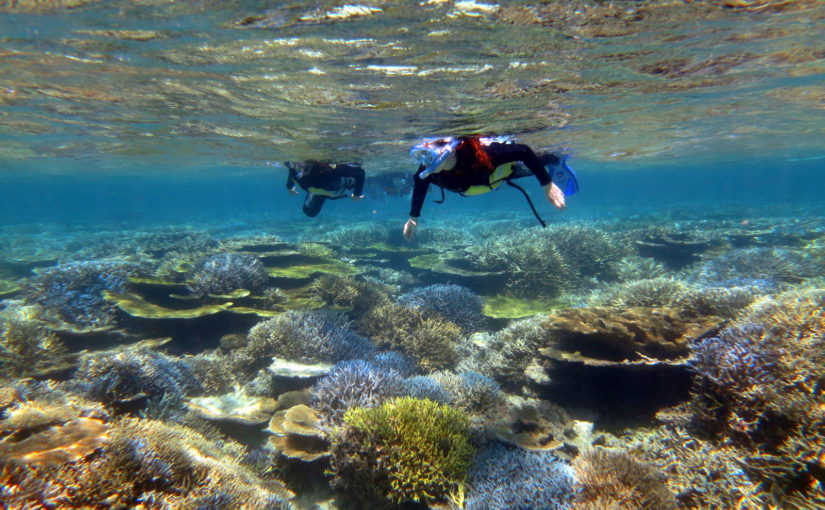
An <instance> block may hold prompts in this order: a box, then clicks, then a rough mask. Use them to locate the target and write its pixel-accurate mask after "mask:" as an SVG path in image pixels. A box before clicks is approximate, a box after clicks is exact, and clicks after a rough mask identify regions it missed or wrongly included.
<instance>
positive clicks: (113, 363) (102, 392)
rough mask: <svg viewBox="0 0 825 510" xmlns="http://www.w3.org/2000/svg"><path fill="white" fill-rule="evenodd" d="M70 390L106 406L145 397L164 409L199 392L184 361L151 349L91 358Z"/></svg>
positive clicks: (195, 380) (85, 360) (106, 353)
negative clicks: (188, 395)
mask: <svg viewBox="0 0 825 510" xmlns="http://www.w3.org/2000/svg"><path fill="white" fill-rule="evenodd" d="M70 387H71V388H72V389H73V390H74V391H78V392H81V393H85V394H87V395H89V396H90V397H92V398H94V399H95V400H98V401H100V402H103V403H105V404H107V405H113V404H117V403H119V402H122V401H128V400H132V399H135V398H137V397H141V396H145V397H146V398H147V399H148V400H149V401H150V402H154V404H155V405H156V406H160V407H161V408H166V407H169V406H172V407H176V406H182V402H183V397H184V395H185V394H186V393H187V392H189V391H199V390H200V384H199V382H198V381H197V379H196V378H195V377H194V376H193V374H192V371H191V370H190V369H189V366H188V365H187V364H186V362H185V361H183V360H181V359H175V358H172V357H170V356H166V355H164V354H161V353H158V352H155V351H150V350H148V349H141V350H132V351H124V352H117V353H111V352H104V353H98V354H92V355H89V356H87V357H86V358H84V359H83V361H82V362H81V364H80V367H79V368H78V369H77V373H76V374H75V377H74V380H73V381H72V382H71V383H70ZM167 411H169V412H174V411H175V410H174V409H167Z"/></svg>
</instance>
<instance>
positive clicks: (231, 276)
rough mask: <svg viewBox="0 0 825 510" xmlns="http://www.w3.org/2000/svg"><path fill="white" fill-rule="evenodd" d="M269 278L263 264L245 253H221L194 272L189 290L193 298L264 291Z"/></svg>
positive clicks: (204, 261) (210, 258)
mask: <svg viewBox="0 0 825 510" xmlns="http://www.w3.org/2000/svg"><path fill="white" fill-rule="evenodd" d="M267 279H268V274H267V271H266V268H265V267H264V265H263V263H262V262H261V261H260V260H258V259H257V258H255V257H253V256H251V255H246V254H243V253H219V254H217V255H212V256H210V257H207V258H206V259H204V260H203V261H202V262H201V263H200V264H199V266H198V268H197V269H196V270H195V271H194V272H193V274H192V276H191V277H190V281H189V290H190V291H191V292H192V294H193V295H196V296H205V295H209V294H212V295H224V294H228V293H230V292H232V291H235V290H238V289H246V290H249V291H257V290H261V289H262V288H263V286H264V285H265V284H266V281H267Z"/></svg>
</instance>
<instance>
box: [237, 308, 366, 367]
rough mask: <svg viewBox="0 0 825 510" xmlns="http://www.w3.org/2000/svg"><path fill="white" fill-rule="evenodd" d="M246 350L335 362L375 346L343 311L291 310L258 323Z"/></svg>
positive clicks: (286, 357) (295, 358)
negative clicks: (347, 319)
mask: <svg viewBox="0 0 825 510" xmlns="http://www.w3.org/2000/svg"><path fill="white" fill-rule="evenodd" d="M248 339H249V344H248V347H247V350H250V351H256V352H260V353H263V354H264V355H266V356H277V357H280V358H285V359H289V360H291V361H301V362H308V363H318V362H325V363H329V362H332V363H335V362H338V361H344V360H350V359H361V358H367V357H369V356H371V355H372V354H374V353H375V346H374V345H373V344H372V343H371V342H370V341H369V340H368V339H366V338H364V337H362V336H360V335H358V334H356V333H355V332H354V331H352V329H350V327H349V323H347V322H346V321H345V320H344V319H343V317H342V316H341V315H337V314H335V313H332V312H326V311H314V312H296V311H291V312H287V313H285V314H282V315H279V316H278V317H274V318H272V319H268V320H266V321H263V322H260V323H258V324H257V325H255V326H254V327H253V328H252V329H251V330H250V331H249V335H248Z"/></svg>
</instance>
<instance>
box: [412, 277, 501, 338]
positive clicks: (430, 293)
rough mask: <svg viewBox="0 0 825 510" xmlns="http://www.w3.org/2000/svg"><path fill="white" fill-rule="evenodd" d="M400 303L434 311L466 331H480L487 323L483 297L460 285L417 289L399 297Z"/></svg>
mask: <svg viewBox="0 0 825 510" xmlns="http://www.w3.org/2000/svg"><path fill="white" fill-rule="evenodd" d="M398 304H399V305H403V306H406V307H409V308H418V309H421V310H422V311H425V312H427V311H429V312H434V313H436V314H438V315H440V316H441V317H443V318H444V319H447V320H448V321H450V322H453V323H454V324H456V325H458V326H459V327H460V328H461V329H462V331H463V332H464V333H471V332H474V331H479V330H481V329H482V328H483V327H484V324H485V316H484V314H483V313H482V309H483V307H484V305H483V303H482V302H481V298H479V297H478V296H477V295H475V294H474V293H473V291H471V290H470V289H468V288H466V287H462V286H460V285H453V284H447V285H444V284H436V285H430V286H428V287H423V288H420V289H416V290H414V291H412V292H408V293H406V294H404V295H402V296H401V297H399V298H398Z"/></svg>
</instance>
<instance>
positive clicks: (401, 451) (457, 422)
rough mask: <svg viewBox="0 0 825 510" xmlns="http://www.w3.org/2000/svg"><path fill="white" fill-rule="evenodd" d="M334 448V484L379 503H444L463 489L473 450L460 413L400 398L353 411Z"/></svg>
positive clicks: (446, 407)
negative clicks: (377, 405) (378, 405)
mask: <svg viewBox="0 0 825 510" xmlns="http://www.w3.org/2000/svg"><path fill="white" fill-rule="evenodd" d="M344 423H345V427H344V429H343V431H342V432H341V433H340V435H339V437H338V438H337V440H336V442H335V444H334V446H333V457H332V469H333V472H334V473H335V477H336V482H337V483H338V484H340V485H343V486H346V487H348V488H350V489H354V490H355V491H357V492H358V493H359V494H360V495H361V497H364V498H365V499H372V500H374V501H376V500H377V501H379V502H390V503H403V502H408V501H417V502H423V503H434V502H444V501H445V500H447V499H448V498H449V497H450V495H451V494H455V493H458V492H459V491H461V490H462V489H463V485H464V480H465V478H466V476H467V472H468V469H469V467H470V463H471V461H472V459H473V455H474V453H475V450H474V448H473V446H472V445H471V443H470V421H469V419H468V418H467V416H466V415H464V413H462V412H461V411H459V410H457V409H454V408H452V407H450V406H447V405H443V404H438V403H435V402H433V401H431V400H426V399H423V400H422V399H415V398H410V397H401V398H398V399H395V400H392V401H390V402H387V403H385V404H383V405H381V406H380V407H374V408H363V407H359V408H353V409H350V410H349V411H347V412H346V414H345V415H344Z"/></svg>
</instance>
